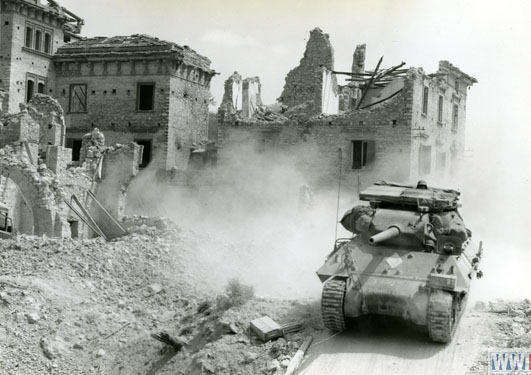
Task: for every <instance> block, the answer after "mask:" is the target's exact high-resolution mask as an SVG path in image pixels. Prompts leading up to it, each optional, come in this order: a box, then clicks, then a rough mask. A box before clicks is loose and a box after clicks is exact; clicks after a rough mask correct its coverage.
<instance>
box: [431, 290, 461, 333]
mask: <svg viewBox="0 0 531 375" xmlns="http://www.w3.org/2000/svg"><path fill="white" fill-rule="evenodd" d="M456 325H457V312H456V304H455V303H454V298H453V295H452V294H451V293H449V292H445V291H443V290H438V289H433V290H432V291H431V293H430V298H429V301H428V333H429V334H430V338H431V339H432V340H433V341H435V342H441V343H448V342H450V341H452V337H453V335H454V331H455V327H456Z"/></svg>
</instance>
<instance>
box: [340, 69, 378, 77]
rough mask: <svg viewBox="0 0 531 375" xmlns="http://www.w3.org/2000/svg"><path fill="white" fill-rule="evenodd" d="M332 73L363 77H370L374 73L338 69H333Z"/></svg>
mask: <svg viewBox="0 0 531 375" xmlns="http://www.w3.org/2000/svg"><path fill="white" fill-rule="evenodd" d="M332 74H343V75H346V76H362V77H370V76H371V75H372V73H352V72H338V71H336V70H332Z"/></svg>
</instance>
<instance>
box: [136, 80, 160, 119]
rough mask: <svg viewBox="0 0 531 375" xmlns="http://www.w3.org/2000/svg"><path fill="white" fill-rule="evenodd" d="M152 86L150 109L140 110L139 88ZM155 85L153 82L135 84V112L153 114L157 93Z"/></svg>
mask: <svg viewBox="0 0 531 375" xmlns="http://www.w3.org/2000/svg"><path fill="white" fill-rule="evenodd" d="M141 86H152V88H153V94H152V97H151V109H140V91H141V90H140V87H141ZM156 88H157V85H156V83H155V82H137V84H136V111H137V112H153V111H155V95H156V93H157V89H156Z"/></svg>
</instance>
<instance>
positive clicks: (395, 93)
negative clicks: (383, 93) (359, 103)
mask: <svg viewBox="0 0 531 375" xmlns="http://www.w3.org/2000/svg"><path fill="white" fill-rule="evenodd" d="M402 90H403V89H400V90H398V91H396V92H394V93H393V94H391V95H389V96H388V97H386V98H384V99H380V100H378V101H376V102H374V103H371V104H369V105H366V106H365V107H363V108H362V109H365V108H369V107H372V106H373V105H376V104H380V103H382V102H385V101H386V100H389V99H391V98H392V97H395V96H396V95H398V94H400V93H401V92H402Z"/></svg>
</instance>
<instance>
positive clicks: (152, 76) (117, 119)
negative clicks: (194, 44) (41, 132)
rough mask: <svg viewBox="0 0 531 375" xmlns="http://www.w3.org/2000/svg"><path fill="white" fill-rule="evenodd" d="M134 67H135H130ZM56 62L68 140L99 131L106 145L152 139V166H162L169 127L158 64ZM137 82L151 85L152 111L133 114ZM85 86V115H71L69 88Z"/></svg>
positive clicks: (166, 88)
mask: <svg viewBox="0 0 531 375" xmlns="http://www.w3.org/2000/svg"><path fill="white" fill-rule="evenodd" d="M133 64H134V66H133ZM105 65H106V66H105V67H104V64H103V63H102V62H98V63H92V64H89V63H77V62H72V63H68V64H66V63H60V66H59V67H58V68H59V69H58V77H57V83H56V91H57V97H58V100H59V102H60V104H61V106H62V107H63V108H64V109H65V121H66V127H67V131H66V133H67V138H77V139H81V138H82V137H83V135H84V134H85V133H87V132H89V131H91V130H92V129H93V128H99V129H100V130H101V131H102V132H103V133H104V134H105V138H106V143H107V145H111V144H114V143H121V144H124V143H128V142H131V141H133V140H135V139H142V140H151V141H152V163H153V165H154V166H156V167H160V168H164V167H165V159H166V134H165V129H166V127H167V124H168V119H169V116H168V111H169V96H170V77H169V76H168V75H161V74H156V73H157V72H158V64H157V63H156V62H149V63H148V64H145V63H140V62H135V63H132V62H123V63H121V64H120V67H118V64H117V63H116V62H109V63H106V64H105ZM139 83H154V84H155V95H154V107H153V110H150V111H139V110H137V91H138V84H139ZM77 84H85V85H86V96H87V98H86V112H82V113H73V112H71V111H70V90H71V85H77Z"/></svg>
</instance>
